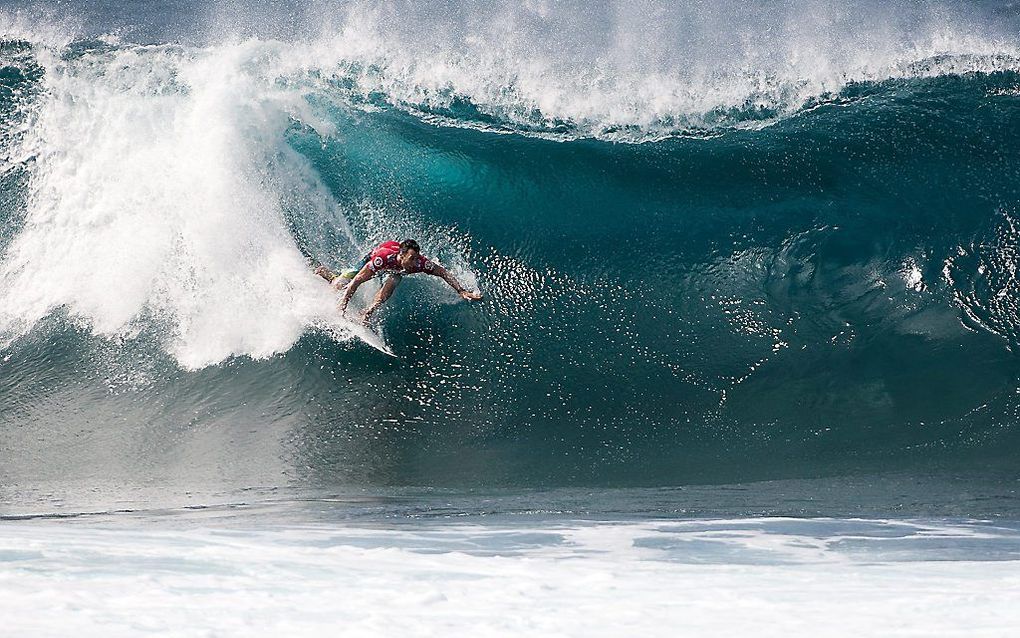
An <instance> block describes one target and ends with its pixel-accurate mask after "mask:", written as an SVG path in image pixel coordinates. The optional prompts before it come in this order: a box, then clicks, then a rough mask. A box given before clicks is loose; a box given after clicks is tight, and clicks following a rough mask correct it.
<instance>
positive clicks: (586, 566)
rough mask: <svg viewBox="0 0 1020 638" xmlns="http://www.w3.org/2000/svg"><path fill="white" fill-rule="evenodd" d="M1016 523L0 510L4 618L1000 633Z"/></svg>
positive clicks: (427, 631) (181, 624)
mask: <svg viewBox="0 0 1020 638" xmlns="http://www.w3.org/2000/svg"><path fill="white" fill-rule="evenodd" d="M1018 548H1020V534H1018V532H1017V530H1016V529H1011V528H1002V527H995V526H991V525H982V524H979V525H969V524H957V525H948V524H920V523H903V522H888V521H854V520H814V521H810V520H809V521H803V520H799V521H798V520H791V519H768V520H744V521H739V520H738V521H686V522H642V523H590V522H589V523H568V524H562V523H552V524H542V525H537V526H534V527H521V526H518V525H514V526H507V525H486V526H482V525H477V524H472V525H441V526H428V525H417V524H415V525H407V524H401V525H398V526H396V527H389V528H382V529H379V528H375V529H372V528H354V527H343V528H336V527H326V526H321V525H317V526H313V527H291V528H271V529H259V530H230V531H227V530H213V529H184V530H182V529H177V530H157V529H153V528H151V527H149V528H135V527H132V528H125V527H106V528H102V527H95V526H83V525H80V524H75V523H70V524H69V523H57V524H53V523H45V524H40V523H28V524H22V523H15V524H6V525H5V526H3V527H2V528H0V617H2V618H3V619H4V631H5V634H6V635H11V636H56V635H75V636H135V635H145V634H159V635H163V636H196V635H207V636H284V635H285V636H301V635H312V636H315V635H343V636H404V635H413V636H433V635H449V634H451V632H452V634H453V635H472V636H510V635H532V636H538V635H540V636H621V635H634V636H667V635H668V636H676V635H684V636H705V635H711V636H720V635H753V636H784V637H785V636H862V635H864V636H935V635H937V636H971V637H972V636H1011V635H1015V630H1016V628H1017V627H1018V626H1020V562H1018V561H1017V558H1018V557H1020V553H1018Z"/></svg>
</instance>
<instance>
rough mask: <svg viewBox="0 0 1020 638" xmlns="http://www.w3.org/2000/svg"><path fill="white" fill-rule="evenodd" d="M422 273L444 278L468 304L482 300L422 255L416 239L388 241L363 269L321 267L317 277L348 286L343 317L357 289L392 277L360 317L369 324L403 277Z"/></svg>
mask: <svg viewBox="0 0 1020 638" xmlns="http://www.w3.org/2000/svg"><path fill="white" fill-rule="evenodd" d="M419 272H423V273H425V274H427V275H435V276H436V277H439V278H441V279H442V280H443V281H445V282H446V283H448V284H450V286H451V287H452V288H453V289H454V290H456V291H457V294H458V295H460V296H461V298H463V299H465V300H467V301H477V300H478V299H481V298H482V294H481V293H479V292H471V291H470V290H468V289H466V288H465V287H464V286H462V285H461V284H460V282H459V281H457V278H456V277H454V276H453V274H451V273H450V271H449V270H447V269H445V268H443V267H442V266H440V265H439V264H437V263H435V262H434V261H431V260H429V259H428V258H426V257H425V256H424V255H422V254H421V247H420V246H418V242H416V241H415V240H413V239H405V240H404V241H402V242H396V241H385V242H383V243H381V244H379V245H378V246H376V247H375V249H374V250H372V252H370V253H369V254H368V255H366V256H365V259H364V260H363V263H362V266H361V269H360V270H356V269H353V268H352V269H349V270H345V271H343V272H341V273H339V274H337V273H334V272H333V271H331V270H330V269H328V268H326V267H325V266H323V265H321V264H320V265H319V266H318V267H317V268H316V269H315V274H317V275H319V276H320V277H322V278H323V279H325V280H326V281H328V282H329V283H330V285H331V286H333V288H334V289H336V290H339V289H340V287H341V286H344V285H345V283H346V287H345V288H344V292H343V297H342V298H341V299H340V314H343V313H345V312H346V311H347V304H348V302H350V300H351V297H353V296H354V293H355V292H357V290H358V286H360V285H361V284H363V283H365V282H366V281H368V280H369V279H371V278H372V277H375V276H376V275H382V274H387V273H388V274H389V277H388V278H387V279H386V283H384V284H383V286H382V288H380V289H379V292H378V293H376V295H375V299H373V300H372V304H371V305H370V306H369V307H368V308H366V309H365V312H364V314H363V315H362V317H361V319H362V321H363V322H364V321H368V319H369V317H371V316H372V314H373V313H374V312H375V311H376V310H378V309H379V306H381V305H382V304H384V303H385V302H386V300H387V299H389V298H390V295H392V294H393V291H394V290H395V289H396V287H397V285H398V284H400V281H401V279H402V278H403V276H404V275H410V274H414V273H419Z"/></svg>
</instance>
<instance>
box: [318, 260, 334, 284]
mask: <svg viewBox="0 0 1020 638" xmlns="http://www.w3.org/2000/svg"><path fill="white" fill-rule="evenodd" d="M315 274H316V275H318V276H320V277H322V278H323V279H325V280H326V281H328V282H330V283H333V280H334V279H336V278H337V274H336V273H335V272H333V271H332V270H330V269H329V268H326V267H325V266H323V265H322V264H319V265H318V266H317V267H316V268H315Z"/></svg>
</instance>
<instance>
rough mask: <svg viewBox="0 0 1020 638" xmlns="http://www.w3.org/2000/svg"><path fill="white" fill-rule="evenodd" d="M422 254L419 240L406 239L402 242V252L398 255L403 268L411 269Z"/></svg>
mask: <svg viewBox="0 0 1020 638" xmlns="http://www.w3.org/2000/svg"><path fill="white" fill-rule="evenodd" d="M420 254H421V246H419V245H418V242H416V241H414V240H413V239H405V240H404V241H402V242H400V254H399V255H397V261H398V262H400V267H401V268H404V269H410V268H411V267H412V266H413V265H414V260H415V259H417V258H418V255H420Z"/></svg>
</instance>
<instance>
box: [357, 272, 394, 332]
mask: <svg viewBox="0 0 1020 638" xmlns="http://www.w3.org/2000/svg"><path fill="white" fill-rule="evenodd" d="M400 280H401V276H400V275H390V277H389V279H387V280H386V283H384V284H383V286H382V288H380V289H379V292H377V293H375V299H373V300H372V305H371V306H369V307H368V308H365V314H364V315H362V320H363V321H368V319H369V318H370V317H371V316H372V313H373V312H375V311H376V310H378V309H379V306H381V305H383V304H384V303H386V300H387V299H389V298H390V295H392V294H393V291H394V290H396V289H397V284H399V283H400Z"/></svg>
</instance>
